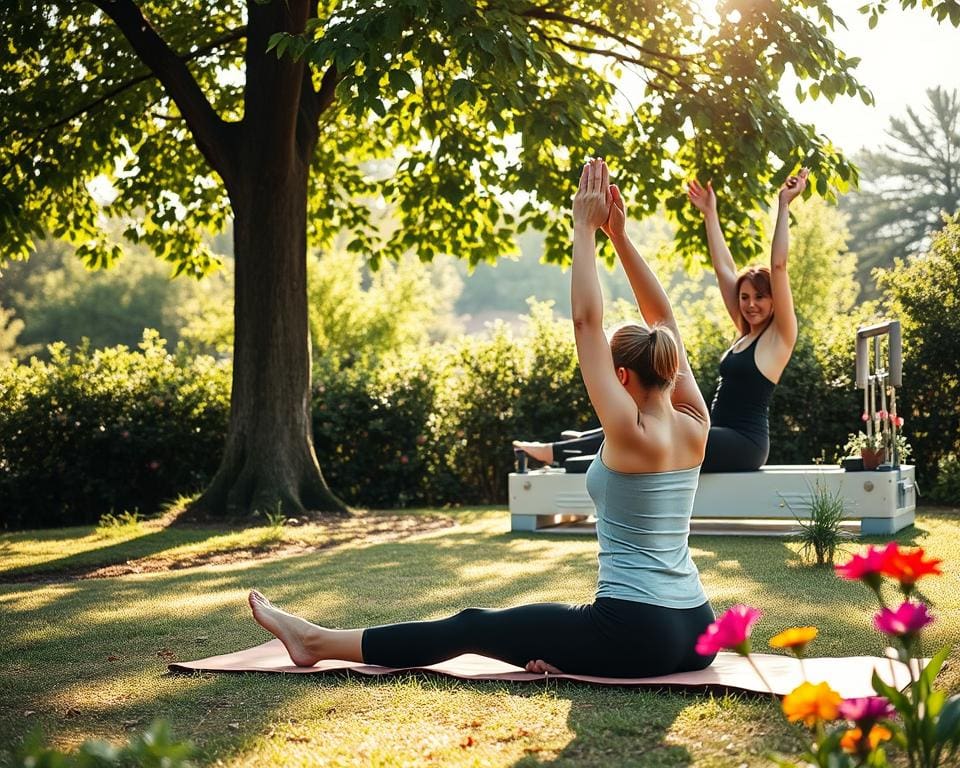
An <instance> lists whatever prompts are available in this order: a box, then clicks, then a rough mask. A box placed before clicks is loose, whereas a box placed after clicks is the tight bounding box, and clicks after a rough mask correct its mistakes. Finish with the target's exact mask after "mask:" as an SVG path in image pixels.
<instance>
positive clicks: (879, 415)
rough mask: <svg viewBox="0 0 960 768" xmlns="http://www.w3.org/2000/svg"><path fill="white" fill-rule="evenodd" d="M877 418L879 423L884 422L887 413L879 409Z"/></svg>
mask: <svg viewBox="0 0 960 768" xmlns="http://www.w3.org/2000/svg"><path fill="white" fill-rule="evenodd" d="M877 418H878V419H880V421H886V420H887V412H886V411H885V410H883V409H882V408H881V409H880V410H879V411H877Z"/></svg>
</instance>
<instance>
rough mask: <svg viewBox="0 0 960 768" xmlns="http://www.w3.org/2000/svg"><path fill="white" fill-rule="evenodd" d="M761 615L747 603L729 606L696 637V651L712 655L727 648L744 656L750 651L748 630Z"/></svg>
mask: <svg viewBox="0 0 960 768" xmlns="http://www.w3.org/2000/svg"><path fill="white" fill-rule="evenodd" d="M761 615H762V613H761V611H759V610H758V609H756V608H751V607H750V606H749V605H734V606H731V607H730V608H729V609H727V612H726V613H724V614H723V616H721V617H720V618H719V619H717V620H716V621H715V622H713V624H711V625H710V626H709V627H707V631H706V632H704V633H703V634H702V635H700V637H699V638H698V639H697V653H699V654H700V655H701V656H713V655H714V654H715V653H717V652H718V651H722V650H724V649H727V650H731V651H736V652H737V653H739V654H740V655H741V656H746V655H747V654H748V653H750V630H752V629H753V625H754V624H756V623H757V619H759V618H760V616H761Z"/></svg>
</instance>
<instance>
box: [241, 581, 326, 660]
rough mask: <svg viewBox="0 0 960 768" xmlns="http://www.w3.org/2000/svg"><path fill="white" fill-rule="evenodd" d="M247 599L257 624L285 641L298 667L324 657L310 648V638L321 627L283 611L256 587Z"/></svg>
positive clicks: (288, 651) (314, 635)
mask: <svg viewBox="0 0 960 768" xmlns="http://www.w3.org/2000/svg"><path fill="white" fill-rule="evenodd" d="M247 601H248V602H249V603H250V608H251V609H252V610H253V618H254V619H256V620H257V624H259V625H260V626H261V627H263V628H264V629H265V630H267V632H270V633H271V634H273V635H275V636H276V637H277V639H278V640H280V642H281V643H283V646H284V648H286V649H287V653H289V654H290V659H291V660H292V661H293V663H294V664H296V665H297V666H298V667H312V666H313V665H314V664H316V663H317V662H318V661H319V660H320V659H321V658H322V657H321V656H320V655H318V654H317V653H315V652H312V651H311V650H310V649H309V646H310V640H311V639H315V638H316V635H317V633H318V631H322V628H321V627H318V626H317V625H316V624H311V623H310V622H309V621H307V620H306V619H301V618H300V617H299V616H294V615H293V614H290V613H287V612H286V611H281V610H280V609H279V608H277V607H275V606H274V605H273V604H272V603H271V602H270V601H269V600H267V598H265V597H264V596H263V595H262V594H260V593H259V592H257V590H255V589H252V590H250V594H249V596H248V597H247Z"/></svg>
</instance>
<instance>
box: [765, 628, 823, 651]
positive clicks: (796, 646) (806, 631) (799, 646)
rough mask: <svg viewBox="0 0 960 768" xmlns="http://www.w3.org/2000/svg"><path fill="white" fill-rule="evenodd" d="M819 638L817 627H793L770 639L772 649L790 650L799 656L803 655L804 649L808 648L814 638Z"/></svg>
mask: <svg viewBox="0 0 960 768" xmlns="http://www.w3.org/2000/svg"><path fill="white" fill-rule="evenodd" d="M816 636H817V628H816V627H792V628H791V629H785V630H784V631H783V632H781V633H780V634H779V635H774V636H773V637H771V638H770V647H771V648H789V649H790V650H792V651H793V652H794V653H795V654H797V656H801V655H802V654H803V649H804V648H806V647H807V643H809V642H810V641H811V640H813V638H815V637H816Z"/></svg>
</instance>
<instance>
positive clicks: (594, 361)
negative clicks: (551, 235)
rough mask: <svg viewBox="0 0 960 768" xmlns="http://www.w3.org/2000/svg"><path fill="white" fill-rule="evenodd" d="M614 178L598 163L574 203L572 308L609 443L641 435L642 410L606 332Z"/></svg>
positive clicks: (580, 355) (587, 380)
mask: <svg viewBox="0 0 960 768" xmlns="http://www.w3.org/2000/svg"><path fill="white" fill-rule="evenodd" d="M610 195H611V193H610V189H609V172H608V171H607V166H606V163H604V162H603V161H602V160H598V159H596V158H595V159H593V160H591V161H590V162H589V163H587V164H586V165H585V166H584V168H583V173H582V174H581V175H580V187H579V188H578V189H577V194H576V195H575V196H574V198H573V268H572V269H571V284H570V307H571V312H572V314H573V333H574V338H575V339H576V343H577V359H578V360H579V362H580V373H581V375H582V376H583V383H584V384H585V385H586V387H587V394H588V395H589V396H590V402H591V403H592V404H593V408H594V410H595V411H596V412H597V418H599V419H600V424H601V425H602V426H603V430H604V434H605V435H606V437H607V438H608V439H612V440H616V439H617V438H618V436H620V435H625V434H627V433H628V432H629V431H631V430H635V429H636V425H637V405H636V403H635V402H634V401H633V398H631V397H630V395H629V394H628V393H627V390H626V389H624V388H623V386H622V385H621V384H620V381H619V379H618V378H617V374H616V370H615V368H614V366H613V354H612V353H611V352H610V343H609V342H608V341H607V336H606V334H605V333H604V331H603V294H602V293H601V292H600V280H599V278H598V277H597V263H596V255H597V254H596V232H597V230H598V229H599V228H600V227H601V226H603V224H604V223H605V222H606V221H607V218H608V216H609V211H610V199H611V198H610Z"/></svg>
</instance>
